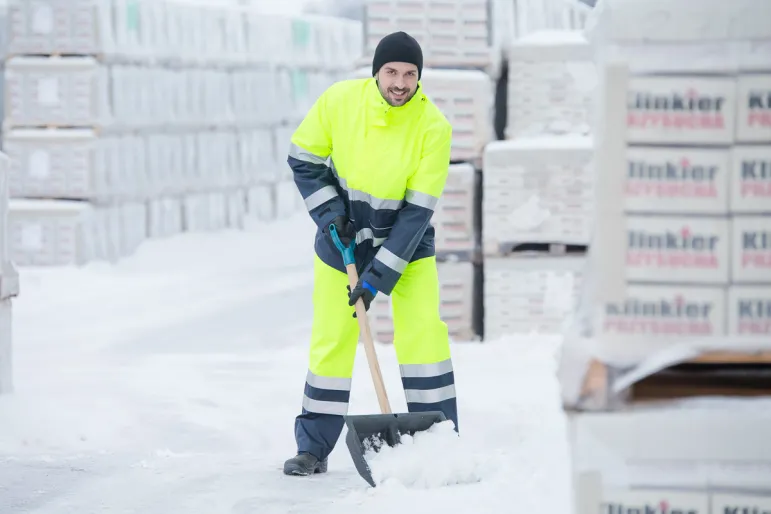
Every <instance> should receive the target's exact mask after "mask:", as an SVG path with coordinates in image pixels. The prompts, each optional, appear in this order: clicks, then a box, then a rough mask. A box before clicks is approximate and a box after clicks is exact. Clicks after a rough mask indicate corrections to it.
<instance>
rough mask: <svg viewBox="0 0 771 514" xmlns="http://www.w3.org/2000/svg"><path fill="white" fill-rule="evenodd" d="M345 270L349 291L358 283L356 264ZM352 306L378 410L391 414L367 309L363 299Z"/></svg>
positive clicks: (347, 266) (348, 266) (349, 265)
mask: <svg viewBox="0 0 771 514" xmlns="http://www.w3.org/2000/svg"><path fill="white" fill-rule="evenodd" d="M345 270H346V271H347V272H348V282H349V283H350V285H351V291H353V289H354V288H355V287H356V284H358V283H359V274H358V272H357V271H356V265H355V264H348V265H346V266H345ZM354 308H355V309H356V319H357V320H358V321H359V330H360V331H361V335H362V338H363V340H364V350H365V351H366V352H367V362H368V363H369V371H370V373H371V374H372V382H373V383H374V384H375V393H377V401H378V403H379V404H380V412H381V413H382V414H391V405H390V404H389V402H388V394H387V393H386V389H385V384H384V383H383V374H382V373H381V372H380V364H378V361H377V353H376V352H375V343H374V342H373V340H372V332H371V331H370V329H369V319H368V318H367V309H366V308H365V307H364V300H362V299H361V298H359V299H358V300H357V301H356V305H355V306H354Z"/></svg>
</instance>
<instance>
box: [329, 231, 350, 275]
mask: <svg viewBox="0 0 771 514" xmlns="http://www.w3.org/2000/svg"><path fill="white" fill-rule="evenodd" d="M329 233H330V235H331V236H332V241H333V242H334V243H335V246H336V247H337V249H338V250H340V253H341V254H342V255H343V264H345V265H346V266H348V265H349V264H354V263H355V262H356V258H355V257H354V256H353V248H354V246H355V245H356V241H351V246H348V247H346V246H345V245H343V242H342V241H340V235H339V234H338V233H337V227H336V226H335V224H334V223H332V224H331V225H329Z"/></svg>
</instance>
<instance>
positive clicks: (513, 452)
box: [0, 213, 572, 514]
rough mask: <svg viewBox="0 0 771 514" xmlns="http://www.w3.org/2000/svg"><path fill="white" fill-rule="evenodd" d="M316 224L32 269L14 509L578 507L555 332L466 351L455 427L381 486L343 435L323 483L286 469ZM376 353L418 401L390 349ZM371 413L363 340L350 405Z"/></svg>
mask: <svg viewBox="0 0 771 514" xmlns="http://www.w3.org/2000/svg"><path fill="white" fill-rule="evenodd" d="M313 229H314V227H313V225H312V223H311V222H310V221H309V219H308V216H307V214H302V213H301V214H298V215H297V216H296V217H295V218H292V219H290V220H286V221H281V222H276V223H273V224H268V225H258V226H256V227H254V228H252V229H250V230H249V231H244V232H235V231H230V232H223V233H217V234H187V235H184V236H179V237H173V238H170V239H166V240H157V241H151V242H147V243H145V244H144V245H143V246H142V247H141V248H140V249H139V251H138V253H137V254H135V255H133V256H132V257H130V258H127V259H125V260H123V261H121V262H120V263H118V264H116V265H107V264H93V265H90V266H87V267H84V268H82V269H73V268H61V269H29V268H22V269H21V270H20V273H21V285H22V292H21V296H20V297H18V298H17V299H15V300H14V340H13V343H14V358H15V361H14V364H15V377H14V383H15V387H16V390H15V392H14V393H13V394H10V395H3V396H0V512H2V513H6V512H7V513H22V512H23V513H25V514H67V513H77V514H82V513H92V512H120V513H141V514H156V513H158V514H169V513H172V512H184V513H185V514H197V513H201V514H220V513H233V514H251V513H255V514H272V513H276V514H279V513H280V514H288V513H299V512H314V513H319V514H323V513H329V514H333V513H334V514H353V513H361V512H366V513H367V514H378V513H389V514H393V513H394V512H419V511H422V509H430V510H432V511H436V512H471V511H472V510H474V511H477V512H491V513H492V512H495V513H498V512H527V513H528V514H539V513H543V514H554V513H555V512H556V513H560V514H570V513H571V512H572V505H571V493H570V477H569V461H568V455H569V452H568V442H567V436H566V421H565V417H564V415H563V413H562V411H561V408H560V396H559V388H558V384H557V380H556V377H555V367H556V357H555V350H556V349H557V348H558V345H557V341H554V340H552V339H547V338H523V339H511V340H500V341H492V342H486V343H483V344H478V343H456V344H454V345H453V357H454V362H455V368H456V381H457V386H456V387H457V391H458V395H459V400H458V401H459V403H458V406H459V411H460V420H459V421H460V423H459V428H460V436H459V437H455V435H454V434H450V432H449V431H447V430H446V429H445V427H438V428H437V429H436V430H438V432H437V433H434V434H426V438H421V437H416V438H415V439H414V441H411V442H412V443H413V444H407V445H404V446H403V447H401V448H398V449H394V451H393V452H385V453H383V454H382V455H379V456H376V458H375V460H374V461H373V466H374V468H375V473H376V474H377V477H378V479H379V480H380V482H381V483H380V485H379V487H377V488H370V487H369V486H368V485H367V483H366V482H365V481H364V480H363V479H362V478H361V477H360V476H359V475H358V474H357V473H356V470H355V468H354V467H353V464H352V461H351V458H350V455H349V454H348V451H347V448H346V446H345V442H344V440H343V439H341V440H340V441H339V442H338V445H337V448H336V450H335V451H334V452H333V454H332V456H331V457H330V462H329V467H330V470H329V473H328V474H326V475H320V476H314V477H305V478H301V477H286V476H284V475H283V474H282V473H281V467H282V464H283V461H284V460H285V459H286V458H288V457H290V456H292V455H293V454H294V451H295V443H294V436H293V428H294V417H295V416H296V415H297V414H298V413H299V411H300V403H301V400H302V394H303V385H304V380H305V374H306V370H307V359H308V356H307V348H308V336H309V332H310V326H311V312H312V303H311V291H312V279H313V277H312V259H313V253H312V234H313ZM378 355H379V358H380V365H381V367H382V370H383V376H384V380H385V383H386V387H387V388H388V391H389V393H390V394H389V397H390V399H391V403H392V405H391V406H392V409H393V410H394V412H405V411H406V403H405V400H404V395H403V393H402V390H401V382H400V378H399V371H398V363H397V361H396V357H395V355H394V352H393V348H392V347H390V346H379V347H378ZM377 405H378V404H377V399H376V397H375V393H374V389H373V387H372V383H371V379H370V376H369V371H368V369H367V363H366V358H365V354H364V351H363V350H359V352H358V354H357V360H356V365H355V371H354V380H353V392H352V398H351V408H350V412H351V414H363V413H374V412H377V410H378V409H377ZM344 435H345V434H343V436H344ZM446 484H452V485H446ZM405 506H409V508H408V509H405Z"/></svg>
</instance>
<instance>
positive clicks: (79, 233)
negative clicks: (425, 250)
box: [0, 0, 363, 265]
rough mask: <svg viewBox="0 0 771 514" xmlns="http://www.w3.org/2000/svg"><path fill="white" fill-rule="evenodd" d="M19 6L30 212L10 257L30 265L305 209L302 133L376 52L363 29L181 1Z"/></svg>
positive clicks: (13, 139) (20, 137) (24, 173)
mask: <svg viewBox="0 0 771 514" xmlns="http://www.w3.org/2000/svg"><path fill="white" fill-rule="evenodd" d="M10 6H11V7H10V14H9V24H8V31H7V32H6V31H0V32H2V34H0V36H3V37H4V36H6V35H7V38H8V41H9V54H10V55H12V56H13V58H12V59H11V60H10V61H8V64H7V69H6V71H7V73H6V74H5V77H6V78H7V81H6V80H4V81H3V82H2V83H3V85H4V86H5V93H7V94H5V95H3V106H4V108H5V113H4V114H5V116H4V118H3V122H4V128H5V131H4V145H6V146H7V147H8V152H9V153H10V155H11V157H12V158H13V160H12V162H13V174H12V175H11V178H12V180H11V181H10V183H9V186H10V188H11V193H12V196H13V197H14V199H18V200H19V201H20V202H21V203H16V204H15V208H14V211H13V215H12V222H13V223H12V227H11V228H10V231H9V233H10V234H11V236H12V238H13V242H12V244H11V246H10V249H9V250H8V251H7V254H8V258H9V259H10V258H13V259H15V260H17V261H18V262H20V263H26V264H35V265H38V264H39V265H61V264H82V263H85V262H88V261H90V260H92V259H115V258H120V256H122V255H126V254H127V253H130V252H131V251H133V249H134V248H136V246H137V245H138V244H140V243H141V241H143V240H144V239H145V238H146V237H163V236H167V235H171V234H175V233H179V232H182V231H186V230H219V229H222V228H227V227H234V228H237V227H242V226H243V225H244V222H245V219H246V218H248V217H259V218H260V219H263V220H267V219H273V218H275V217H276V216H279V217H284V216H289V215H291V214H293V213H295V212H296V211H297V210H298V209H301V208H303V206H302V200H301V198H300V195H299V193H298V192H297V188H296V185H295V184H294V182H293V181H292V177H291V170H290V169H289V168H288V166H287V164H286V155H287V152H288V148H289V139H290V137H291V134H292V132H293V130H294V129H295V128H296V126H297V124H298V123H299V121H300V120H301V119H302V118H303V117H304V116H305V114H306V112H307V110H308V108H309V107H310V106H311V105H312V103H313V102H314V101H315V100H316V98H317V97H318V96H319V95H320V94H321V93H322V92H323V91H324V90H325V89H326V88H327V87H329V86H330V85H331V84H332V83H333V82H334V81H336V80H339V79H341V78H345V77H346V74H347V73H350V71H351V69H352V66H353V62H354V60H356V59H357V58H359V57H360V56H361V54H362V52H363V39H362V25H361V23H360V22H357V21H353V20H346V19H338V18H330V17H324V16H304V15H297V16H277V15H267V14H263V13H260V12H258V11H257V10H256V9H253V8H250V7H246V6H235V5H218V4H214V3H211V2H188V1H183V0H104V1H101V0H100V1H99V2H97V1H95V0H73V1H72V2H64V1H62V0H35V1H32V0H10ZM0 17H2V15H0ZM1 46H2V45H1V42H0V47H1ZM3 50H4V48H0V52H2V51H3ZM52 198H56V199H60V200H78V201H77V202H67V201H52V200H49V199H52ZM34 199H40V201H35V200H34ZM130 220H134V221H133V222H132V221H130Z"/></svg>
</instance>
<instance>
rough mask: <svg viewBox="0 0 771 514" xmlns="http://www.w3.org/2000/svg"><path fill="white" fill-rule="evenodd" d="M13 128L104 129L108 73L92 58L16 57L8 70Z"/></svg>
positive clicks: (9, 119) (7, 98)
mask: <svg viewBox="0 0 771 514" xmlns="http://www.w3.org/2000/svg"><path fill="white" fill-rule="evenodd" d="M5 88H6V96H5V116H6V120H5V123H6V124H7V125H9V126H102V125H105V124H107V123H108V122H109V106H108V104H107V74H106V72H105V69H104V68H102V67H100V66H99V64H98V63H97V61H96V60H95V59H93V58H90V57H70V58H47V57H13V58H11V59H9V60H8V61H7V63H6V70H5Z"/></svg>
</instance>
